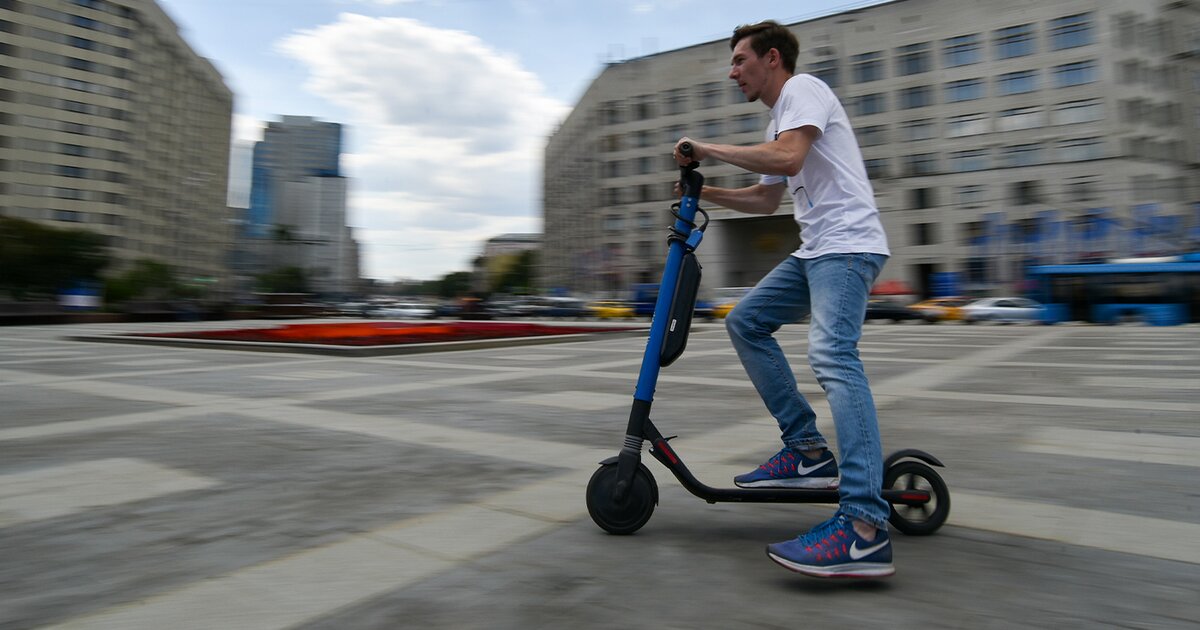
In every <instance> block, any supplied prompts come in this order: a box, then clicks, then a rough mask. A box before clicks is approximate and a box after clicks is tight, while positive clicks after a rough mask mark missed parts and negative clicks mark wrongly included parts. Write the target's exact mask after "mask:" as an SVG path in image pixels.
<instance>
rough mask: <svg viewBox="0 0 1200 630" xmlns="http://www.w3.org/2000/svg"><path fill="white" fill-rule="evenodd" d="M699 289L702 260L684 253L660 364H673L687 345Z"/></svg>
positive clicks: (676, 281) (672, 298)
mask: <svg viewBox="0 0 1200 630" xmlns="http://www.w3.org/2000/svg"><path fill="white" fill-rule="evenodd" d="M699 290H700V261H699V260H698V259H697V258H696V254H694V253H692V252H687V253H686V254H684V255H683V264H682V265H680V267H679V277H678V278H676V279H675V295H673V296H672V297H671V310H670V312H669V313H668V315H669V316H670V320H669V321H668V322H667V334H666V336H665V337H663V343H662V349H661V350H660V352H659V355H658V364H659V365H661V366H663V367H666V366H668V365H671V363H673V362H674V361H675V359H678V358H679V355H681V354H683V349H684V348H685V347H687V337H688V331H689V330H690V329H691V327H692V314H693V313H695V311H696V294H697V293H698V292H699Z"/></svg>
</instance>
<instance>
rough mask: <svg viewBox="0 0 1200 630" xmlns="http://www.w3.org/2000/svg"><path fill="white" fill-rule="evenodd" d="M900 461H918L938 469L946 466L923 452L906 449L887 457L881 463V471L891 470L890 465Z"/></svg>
mask: <svg viewBox="0 0 1200 630" xmlns="http://www.w3.org/2000/svg"><path fill="white" fill-rule="evenodd" d="M902 459H919V460H921V461H923V462H925V463H926V464H929V465H930V466H937V467H939V468H945V467H946V465H945V464H943V463H942V462H941V461H940V460H938V458H936V457H934V456H933V455H930V454H929V453H926V452H925V451H922V450H919V449H915V448H906V449H903V450H899V451H896V452H895V453H892V454H891V455H888V457H887V459H885V460H884V461H883V469H884V470H887V469H888V468H891V467H892V464H895V463H896V462H898V461H900V460H902Z"/></svg>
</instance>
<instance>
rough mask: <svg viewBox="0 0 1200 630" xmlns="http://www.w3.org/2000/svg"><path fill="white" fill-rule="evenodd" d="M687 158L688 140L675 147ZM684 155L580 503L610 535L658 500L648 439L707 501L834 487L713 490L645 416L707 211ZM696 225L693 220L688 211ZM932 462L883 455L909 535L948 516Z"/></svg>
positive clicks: (668, 351)
mask: <svg viewBox="0 0 1200 630" xmlns="http://www.w3.org/2000/svg"><path fill="white" fill-rule="evenodd" d="M680 149H681V152H682V153H683V155H684V156H685V157H689V158H690V157H691V154H692V150H691V146H690V145H688V144H684V145H683V146H681V147H680ZM699 166H700V163H699V162H696V161H692V162H691V163H690V164H688V165H687V166H682V167H680V176H679V183H680V187H681V188H682V190H683V196H682V197H681V199H680V200H679V202H677V203H675V204H673V205H672V206H671V214H672V215H673V216H674V217H675V224H674V225H673V226H672V227H671V228H670V231H669V234H668V237H667V240H668V251H667V263H666V267H665V269H664V270H663V276H662V282H661V284H660V289H659V293H658V300H657V301H656V302H655V304H654V318H653V320H651V324H650V338H649V340H648V341H647V342H646V350H645V353H644V354H643V356H642V366H641V371H640V372H639V374H638V380H637V388H636V389H635V391H634V396H633V407H632V408H631V410H630V412H629V424H628V426H627V428H626V430H625V442H624V444H623V446H622V447H621V450H620V453H618V454H617V455H616V456H614V457H610V458H608V459H605V460H604V461H602V462H600V468H599V469H598V470H597V471H596V472H595V473H594V474H592V478H591V480H590V481H589V482H588V485H587V508H588V513H589V514H590V515H591V517H592V520H593V521H595V522H596V524H597V525H599V526H600V527H601V528H602V529H604V530H605V531H607V532H609V533H611V534H632V533H633V532H636V531H637V530H639V529H641V527H642V526H643V525H645V524H646V522H647V521H649V520H650V516H651V514H653V513H654V506H655V505H657V504H658V485H657V484H656V483H655V481H654V476H653V475H651V474H650V470H649V469H648V468H646V466H645V464H643V463H642V462H641V457H642V446H643V445H644V443H645V442H647V441H649V442H650V454H651V455H653V456H654V458H655V459H657V460H658V461H659V463H661V464H662V465H663V466H665V467H666V468H667V470H669V471H671V473H673V474H674V475H675V477H676V479H678V480H679V482H680V483H681V484H682V485H683V487H684V488H686V489H687V490H688V491H689V492H691V493H692V494H694V495H696V496H697V497H700V498H701V499H704V500H705V501H707V502H708V503H716V502H718V501H739V502H744V503H838V500H839V499H838V491H837V490H836V489H809V488H713V487H710V486H707V485H705V484H703V483H701V482H700V481H699V480H698V479H696V477H695V476H694V475H693V474H692V473H691V471H689V470H688V468H687V466H685V465H684V463H683V459H682V458H681V457H680V456H679V453H677V452H675V450H674V449H672V448H671V446H670V445H669V444H668V440H670V439H671V438H669V437H663V435H662V433H660V432H659V430H658V429H657V428H656V427H655V426H654V423H653V422H651V421H650V407H651V403H652V402H653V400H654V388H655V384H656V383H657V381H658V374H659V371H660V369H661V368H663V367H666V366H668V365H670V364H671V363H673V362H674V361H675V359H677V358H679V356H680V355H681V354H682V353H683V351H684V348H685V346H686V345H687V336H688V331H689V329H690V328H691V323H692V313H693V311H694V309H695V304H696V293H697V290H698V289H699V286H700V263H699V262H698V260H697V259H696V254H695V252H696V248H697V247H698V246H699V245H700V241H701V239H703V238H704V230H705V228H706V227H707V226H708V213H707V212H705V211H704V209H703V208H700V206H699V202H700V191H701V190H702V189H703V186H704V176H703V175H701V174H700V173H699V172H698V171H697V170H696V169H697V168H698V167H699ZM697 214H699V215H701V216H702V217H703V223H702V224H700V225H697V224H696V215H697ZM933 466H938V467H942V466H943V464H942V463H941V462H940V461H938V460H937V458H935V457H934V456H932V455H930V454H928V453H925V452H923V451H919V450H916V449H905V450H901V451H898V452H895V453H892V454H891V455H890V456H888V457H887V459H886V460H885V461H884V476H883V498H884V499H885V500H886V501H888V503H889V504H890V505H891V515H890V517H889V519H888V522H890V523H891V524H892V526H893V527H895V528H896V529H897V530H899V531H901V532H903V533H905V534H910V535H928V534H932V533H933V532H935V531H937V530H938V528H940V527H941V526H942V524H943V523H945V522H946V518H947V516H949V514H950V491H949V490H948V489H947V487H946V483H945V482H944V481H943V480H942V478H941V476H940V475H938V473H937V472H936V471H935V470H934V469H933Z"/></svg>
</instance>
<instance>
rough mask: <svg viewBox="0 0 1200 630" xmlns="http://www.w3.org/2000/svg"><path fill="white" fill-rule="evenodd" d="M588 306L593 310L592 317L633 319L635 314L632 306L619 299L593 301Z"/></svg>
mask: <svg viewBox="0 0 1200 630" xmlns="http://www.w3.org/2000/svg"><path fill="white" fill-rule="evenodd" d="M587 308H588V310H589V311H591V313H592V317H598V318H600V319H633V317H634V315H635V313H634V310H633V307H632V306H630V305H629V304H627V303H625V302H620V301H617V300H601V301H598V302H592V303H591V304H588V306H587Z"/></svg>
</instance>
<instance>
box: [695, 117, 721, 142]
mask: <svg viewBox="0 0 1200 630" xmlns="http://www.w3.org/2000/svg"><path fill="white" fill-rule="evenodd" d="M719 135H721V120H720V119H717V118H714V119H712V120H706V121H704V122H702V123H700V137H701V138H709V139H711V138H716V137H717V136H719Z"/></svg>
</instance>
